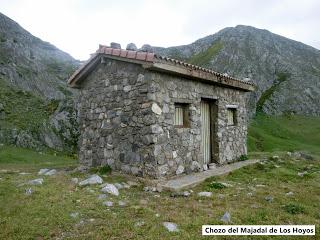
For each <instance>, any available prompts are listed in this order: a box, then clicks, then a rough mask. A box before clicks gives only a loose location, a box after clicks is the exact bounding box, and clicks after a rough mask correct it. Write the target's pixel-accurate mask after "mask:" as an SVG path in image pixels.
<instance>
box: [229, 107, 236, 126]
mask: <svg viewBox="0 0 320 240" xmlns="http://www.w3.org/2000/svg"><path fill="white" fill-rule="evenodd" d="M227 120H228V125H229V126H235V125H237V109H236V108H228V109H227Z"/></svg>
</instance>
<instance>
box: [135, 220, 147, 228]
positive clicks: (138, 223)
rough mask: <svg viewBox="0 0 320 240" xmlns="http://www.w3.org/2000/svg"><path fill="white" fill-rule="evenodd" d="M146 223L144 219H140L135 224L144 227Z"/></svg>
mask: <svg viewBox="0 0 320 240" xmlns="http://www.w3.org/2000/svg"><path fill="white" fill-rule="evenodd" d="M144 224H145V222H144V221H138V222H136V223H135V224H134V226H135V227H142V226H143V225H144Z"/></svg>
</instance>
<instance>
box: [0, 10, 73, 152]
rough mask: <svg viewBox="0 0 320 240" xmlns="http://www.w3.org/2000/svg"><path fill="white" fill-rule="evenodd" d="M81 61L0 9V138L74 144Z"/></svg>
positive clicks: (67, 147)
mask: <svg viewBox="0 0 320 240" xmlns="http://www.w3.org/2000/svg"><path fill="white" fill-rule="evenodd" d="M78 65H79V62H78V61H76V60H75V59H73V58H72V57H71V56H70V55H69V54H67V53H65V52H63V51H61V50H59V49H57V48H56V47H55V46H53V45H51V44H50V43H47V42H44V41H42V40H41V39H39V38H37V37H34V36H33V35H32V34H30V33H29V32H27V31H26V30H24V29H23V28H22V27H21V26H19V24H17V23H16V22H14V21H13V20H11V19H10V18H8V17H6V16H5V15H3V14H1V13H0V143H1V142H4V143H10V144H16V145H19V146H23V147H34V148H42V147H50V148H53V149H57V150H71V149H72V148H74V145H75V139H76V136H77V131H78V130H77V126H76V116H75V112H74V107H73V95H74V93H73V92H71V89H69V88H68V87H67V86H66V79H67V78H68V76H70V74H71V73H72V72H73V71H74V70H75V69H76V68H77V67H78Z"/></svg>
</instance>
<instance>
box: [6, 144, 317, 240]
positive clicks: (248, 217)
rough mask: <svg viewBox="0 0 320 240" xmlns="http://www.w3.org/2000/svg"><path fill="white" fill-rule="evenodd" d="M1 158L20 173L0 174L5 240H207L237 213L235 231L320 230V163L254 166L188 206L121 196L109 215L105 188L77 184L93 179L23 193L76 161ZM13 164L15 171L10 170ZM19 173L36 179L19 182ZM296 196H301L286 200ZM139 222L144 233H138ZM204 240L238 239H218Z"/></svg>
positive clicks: (156, 197) (134, 191) (64, 179)
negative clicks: (246, 227)
mask: <svg viewBox="0 0 320 240" xmlns="http://www.w3.org/2000/svg"><path fill="white" fill-rule="evenodd" d="M0 152H1V155H0V159H1V161H0V169H2V170H3V168H4V167H5V168H6V169H8V168H10V169H12V170H13V169H14V170H15V171H8V172H4V171H0V178H1V179H0V202H1V204H0V229H1V231H0V239H52V238H53V239H55V238H60V237H62V236H64V237H66V238H67V239H200V238H201V235H200V234H201V233H200V232H201V225H202V224H223V223H222V222H221V221H220V220H219V219H220V218H221V216H222V215H223V213H224V212H225V211H229V212H230V213H231V219H232V224H315V225H316V229H319V227H320V215H319V211H318V210H319V202H320V188H319V182H320V175H319V174H320V161H319V159H318V160H315V161H312V162H310V161H306V160H300V161H295V160H292V159H287V158H286V157H282V156H281V155H280V158H281V160H280V161H268V162H266V163H265V164H256V165H252V166H248V167H245V168H243V169H240V170H237V171H234V172H232V173H230V174H229V175H226V176H221V177H217V178H212V179H208V180H207V181H206V182H204V183H203V184H201V185H199V186H197V187H195V188H193V190H194V193H193V194H192V195H191V196H190V197H188V198H172V197H170V194H169V193H166V192H162V193H149V192H144V191H143V189H142V187H143V186H140V187H137V188H130V189H128V190H127V189H126V190H120V196H119V197H113V196H111V195H109V196H108V198H107V200H108V201H113V202H114V204H115V206H113V207H111V208H107V207H105V206H103V205H102V201H101V200H98V199H97V196H98V195H99V194H100V191H99V187H98V186H91V187H83V188H80V187H77V186H75V185H74V184H72V182H71V178H72V177H79V178H80V179H84V178H85V177H87V174H80V173H74V174H70V173H69V174H65V173H61V174H58V175H55V176H51V177H48V176H44V184H43V185H41V186H32V189H33V190H34V193H33V194H32V195H31V196H26V195H25V194H24V192H25V189H26V188H28V187H29V186H27V185H24V186H20V187H19V184H21V183H25V182H27V181H28V180H30V179H35V178H38V177H39V176H38V175H37V171H38V169H39V168H40V167H53V166H58V167H62V166H70V165H73V164H75V162H74V160H73V159H70V158H63V157H56V156H50V155H40V154H38V153H33V152H32V151H29V150H22V149H15V148H8V147H2V148H1V149H0ZM3 152H4V153H3ZM11 161H13V162H14V163H13V164H11V165H10V166H8V165H7V163H8V162H11ZM27 163H29V165H30V168H29V169H28V168H26V165H25V164H27ZM16 170H20V171H27V172H30V173H31V174H30V175H19V174H18V173H17V172H16ZM301 171H308V174H307V175H305V176H304V177H300V176H298V175H297V173H298V172H301ZM103 178H104V181H105V182H113V183H114V182H121V181H126V180H128V177H125V176H118V175H113V174H111V175H106V176H103ZM212 181H220V182H226V183H229V184H232V185H233V186H232V187H228V188H223V189H213V188H211V187H210V185H209V184H210V183H211V182H212ZM257 185H264V187H259V186H257ZM89 190H90V191H89ZM208 190H209V191H212V192H213V193H214V194H213V198H212V199H210V198H199V197H198V196H197V195H196V193H197V192H199V191H208ZM289 191H292V192H293V193H294V194H293V195H292V196H286V193H287V192H289ZM248 193H252V196H249V195H248ZM219 194H223V197H221V196H220V197H219ZM269 195H271V196H272V197H273V198H274V200H273V201H272V202H267V201H266V200H265V199H264V198H265V197H266V196H269ZM119 200H124V201H126V202H127V206H125V207H119V206H118V204H117V202H118V201H119ZM140 200H145V201H146V202H140ZM289 204H290V205H289ZM286 206H287V207H288V206H291V207H292V206H296V207H299V209H300V210H301V211H300V213H297V214H293V213H292V211H288V210H286ZM73 212H78V213H79V216H78V217H76V218H72V217H70V213H73ZM156 214H159V216H158V217H157V216H156ZM90 219H91V220H90ZM92 219H93V220H92ZM139 221H143V222H144V225H143V226H141V227H137V226H135V224H136V223H137V222H139ZM164 221H172V222H175V223H177V224H178V226H179V229H180V232H179V233H169V232H168V231H167V230H165V229H164V228H163V226H162V222H164ZM317 231H318V232H317V234H319V230H317ZM204 239H238V238H237V237H234V238H232V237H223V236H222V237H213V236H211V237H208V238H204ZM241 239H270V237H256V236H254V237H250V236H247V237H241ZM276 239H288V237H281V236H280V237H277V238H276ZM290 239H316V238H303V237H293V238H290Z"/></svg>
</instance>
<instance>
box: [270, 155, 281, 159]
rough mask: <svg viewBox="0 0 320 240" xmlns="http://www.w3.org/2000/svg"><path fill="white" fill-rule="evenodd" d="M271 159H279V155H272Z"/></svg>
mask: <svg viewBox="0 0 320 240" xmlns="http://www.w3.org/2000/svg"><path fill="white" fill-rule="evenodd" d="M271 159H272V160H279V156H278V155H274V156H272V158H271Z"/></svg>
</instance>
